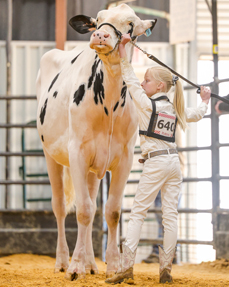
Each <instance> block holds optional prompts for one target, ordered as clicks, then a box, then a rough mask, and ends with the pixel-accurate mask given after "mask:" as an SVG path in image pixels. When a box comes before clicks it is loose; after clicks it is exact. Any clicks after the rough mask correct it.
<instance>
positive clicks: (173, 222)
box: [125, 154, 182, 253]
mask: <svg viewBox="0 0 229 287" xmlns="http://www.w3.org/2000/svg"><path fill="white" fill-rule="evenodd" d="M181 182H182V175H181V170H180V162H179V157H178V155H177V154H168V155H159V156H155V157H152V158H150V159H147V160H146V161H145V163H144V168H143V172H142V175H141V178H140V181H139V185H138V189H137V192H136V195H135V198H134V204H133V207H132V210H131V215H130V221H129V223H128V228H127V236H126V240H125V245H127V246H128V247H129V248H130V249H131V250H132V251H133V252H134V251H135V249H136V248H137V246H138V242H139V239H140V234H141V228H142V224H143V222H144V219H145V217H146V213H147V211H148V209H149V208H150V207H151V205H152V203H153V202H154V200H155V198H156V196H157V194H158V192H159V190H160V189H161V203H162V218H163V221H162V224H163V226H164V242H163V248H164V251H165V253H169V252H170V251H171V250H172V249H173V248H175V246H176V242H177V219H178V212H177V206H178V197H179V193H180V189H181Z"/></svg>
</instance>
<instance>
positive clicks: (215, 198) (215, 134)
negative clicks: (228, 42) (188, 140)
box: [211, 0, 220, 248]
mask: <svg viewBox="0 0 229 287" xmlns="http://www.w3.org/2000/svg"><path fill="white" fill-rule="evenodd" d="M212 34H213V43H212V44H213V45H212V52H213V64H214V84H213V87H212V92H213V93H215V94H217V95H218V93H219V86H218V83H217V80H218V31H217V0H212ZM215 104H216V100H215V99H213V98H211V131H212V224H213V247H214V248H216V232H217V223H218V222H217V221H218V220H217V209H218V207H219V196H220V194H219V118H218V115H217V114H216V112H215Z"/></svg>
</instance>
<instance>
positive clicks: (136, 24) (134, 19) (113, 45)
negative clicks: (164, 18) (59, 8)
mask: <svg viewBox="0 0 229 287" xmlns="http://www.w3.org/2000/svg"><path fill="white" fill-rule="evenodd" d="M156 21H157V20H156V19H154V20H141V19H140V18H139V17H138V16H136V14H135V13H134V11H133V9H131V8H130V7H129V6H128V5H126V4H121V5H119V6H117V7H115V8H111V9H108V10H102V11H100V12H99V13H98V15H97V18H96V19H94V18H91V17H88V16H84V15H78V16H75V17H73V18H71V19H70V21H69V24H70V25H71V26H72V28H73V29H75V30H76V31H77V32H79V33H81V34H85V33H88V32H90V31H94V30H95V31H94V33H93V34H92V35H91V39H90V47H91V48H92V49H95V50H96V51H97V52H98V53H101V54H104V55H107V54H109V53H110V52H112V51H114V50H115V51H117V43H118V40H119V38H120V36H121V34H124V33H130V35H131V36H132V37H134V36H135V37H137V36H140V35H142V34H148V33H149V34H150V32H151V30H152V29H153V27H154V25H155V24H156ZM106 23H108V24H106ZM109 24H110V25H109ZM119 32H121V33H119Z"/></svg>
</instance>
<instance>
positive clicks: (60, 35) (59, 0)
mask: <svg viewBox="0 0 229 287" xmlns="http://www.w3.org/2000/svg"><path fill="white" fill-rule="evenodd" d="M55 38H56V48H57V49H60V50H64V43H65V41H66V38H67V0H56V24H55Z"/></svg>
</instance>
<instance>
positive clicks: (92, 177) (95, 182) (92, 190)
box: [85, 172, 100, 274]
mask: <svg viewBox="0 0 229 287" xmlns="http://www.w3.org/2000/svg"><path fill="white" fill-rule="evenodd" d="M87 182H88V190H89V194H90V198H91V201H92V203H93V218H94V216H95V212H96V209H97V205H96V198H97V194H98V189H99V183H100V180H99V179H98V178H97V176H96V174H94V173H92V172H90V173H89V174H88V180H87ZM92 228H93V220H92V221H91V222H90V224H89V226H88V228H87V238H86V264H85V271H86V274H98V268H97V265H96V263H95V256H94V250H93V244H92Z"/></svg>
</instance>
